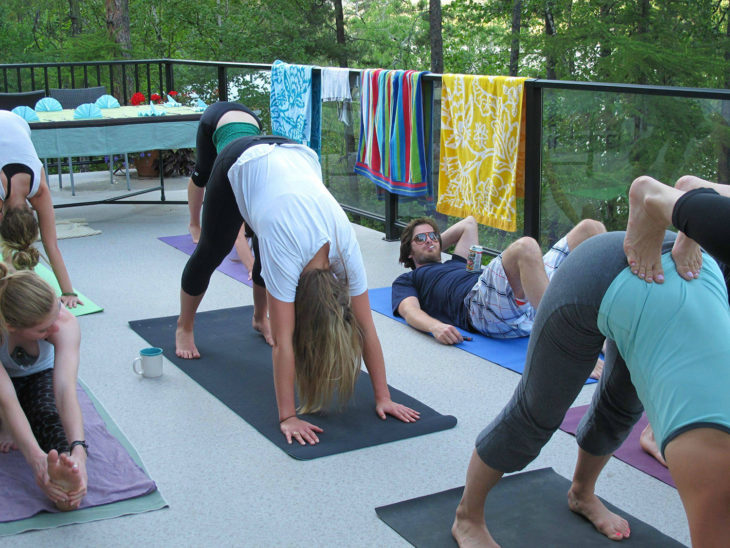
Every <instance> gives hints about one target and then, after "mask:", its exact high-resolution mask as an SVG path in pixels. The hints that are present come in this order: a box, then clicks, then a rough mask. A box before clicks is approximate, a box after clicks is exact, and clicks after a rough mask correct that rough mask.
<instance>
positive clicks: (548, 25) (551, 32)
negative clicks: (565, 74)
mask: <svg viewBox="0 0 730 548" xmlns="http://www.w3.org/2000/svg"><path fill="white" fill-rule="evenodd" d="M556 34H557V31H556V29H555V20H554V19H553V10H552V2H550V1H548V2H547V3H546V4H545V45H546V46H547V47H546V50H547V52H546V55H545V77H546V78H547V79H548V80H557V75H556V72H555V65H556V64H557V63H556V61H555V55H554V54H553V48H552V47H551V46H552V39H553V37H554V36H555V35H556Z"/></svg>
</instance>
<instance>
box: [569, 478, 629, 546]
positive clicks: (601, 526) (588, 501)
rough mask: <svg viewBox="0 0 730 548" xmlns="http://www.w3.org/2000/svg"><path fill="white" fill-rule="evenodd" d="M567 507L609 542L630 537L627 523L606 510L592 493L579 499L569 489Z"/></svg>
mask: <svg viewBox="0 0 730 548" xmlns="http://www.w3.org/2000/svg"><path fill="white" fill-rule="evenodd" d="M568 507H569V508H570V509H571V510H572V511H573V512H575V513H576V514H580V515H581V516H583V517H584V518H586V519H587V520H588V521H590V522H591V523H592V524H593V527H595V528H596V530H597V531H598V532H599V533H602V534H603V535H605V536H607V537H608V538H610V539H611V540H623V539H625V538H629V537H630V536H631V529H630V528H629V523H628V522H627V521H626V520H625V519H624V518H622V517H621V516H618V515H616V514H614V513H613V512H611V511H610V510H609V509H608V508H606V507H605V506H604V504H603V503H602V502H601V501H600V500H599V498H598V497H597V496H596V495H594V494H593V493H591V494H590V495H588V496H586V497H580V496H578V495H577V494H576V493H575V492H574V491H573V489H572V488H571V490H570V491H568Z"/></svg>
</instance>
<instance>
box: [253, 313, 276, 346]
mask: <svg viewBox="0 0 730 548" xmlns="http://www.w3.org/2000/svg"><path fill="white" fill-rule="evenodd" d="M251 325H252V326H253V328H254V329H255V330H256V331H258V332H259V333H261V336H262V337H263V338H264V339H265V340H266V342H267V343H269V346H274V338H273V337H272V336H271V325H270V324H269V318H268V317H264V319H263V320H258V319H256V317H255V316H254V318H253V320H252V321H251Z"/></svg>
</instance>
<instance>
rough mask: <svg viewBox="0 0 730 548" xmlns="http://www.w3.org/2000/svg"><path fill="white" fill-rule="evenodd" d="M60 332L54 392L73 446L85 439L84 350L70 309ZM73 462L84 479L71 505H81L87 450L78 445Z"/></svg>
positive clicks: (60, 320)
mask: <svg viewBox="0 0 730 548" xmlns="http://www.w3.org/2000/svg"><path fill="white" fill-rule="evenodd" d="M57 325H58V328H59V329H58V331H56V332H55V333H53V334H52V335H51V336H50V337H48V339H47V340H48V342H50V343H51V344H52V345H53V348H54V355H55V358H54V366H53V392H54V396H55V398H56V408H57V409H58V415H59V416H60V417H61V424H62V425H63V429H64V431H65V432H66V439H67V440H68V442H69V443H71V442H73V441H76V440H85V439H86V436H85V435H84V418H83V415H82V414H81V406H80V405H79V399H78V395H77V392H76V383H77V380H78V373H79V352H80V347H81V331H80V329H79V323H78V320H77V319H76V318H75V317H74V316H73V315H72V314H71V313H70V312H69V311H68V310H66V309H64V308H62V309H61V311H60V314H59V317H58V322H57ZM71 460H72V461H73V463H74V464H76V465H78V468H79V471H80V479H81V481H80V482H79V484H78V486H77V487H76V488H75V489H74V490H73V492H71V493H69V496H70V499H71V500H70V503H71V505H72V506H74V507H75V506H77V504H78V503H80V502H81V499H82V498H83V497H84V495H85V494H86V481H87V477H86V450H85V449H84V448H83V447H82V446H80V445H77V446H75V447H74V448H73V449H71Z"/></svg>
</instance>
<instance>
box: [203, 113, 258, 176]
mask: <svg viewBox="0 0 730 548" xmlns="http://www.w3.org/2000/svg"><path fill="white" fill-rule="evenodd" d="M232 110H237V111H240V112H245V113H247V114H250V115H251V116H253V117H254V118H255V119H256V123H257V124H258V126H259V128H260V127H261V120H259V117H258V116H256V114H254V112H253V111H252V110H251V109H250V108H248V107H247V106H246V105H242V104H241V103H229V102H227V101H220V102H218V103H213V104H212V105H210V106H209V107H208V108H206V109H205V112H203V115H202V116H201V117H200V124H198V133H197V135H196V137H195V146H196V153H195V171H194V172H193V174H192V175H191V176H190V178H191V179H192V180H193V183H195V185H196V186H199V187H204V186H205V185H206V184H207V183H208V178H209V177H210V172H211V170H212V169H213V163H214V162H215V159H216V156H217V155H218V152H217V151H216V149H215V145H214V144H213V134H214V133H215V130H216V128H217V127H218V122H219V121H220V119H221V118H222V117H223V115H224V114H226V113H227V112H231V111H232Z"/></svg>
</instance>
